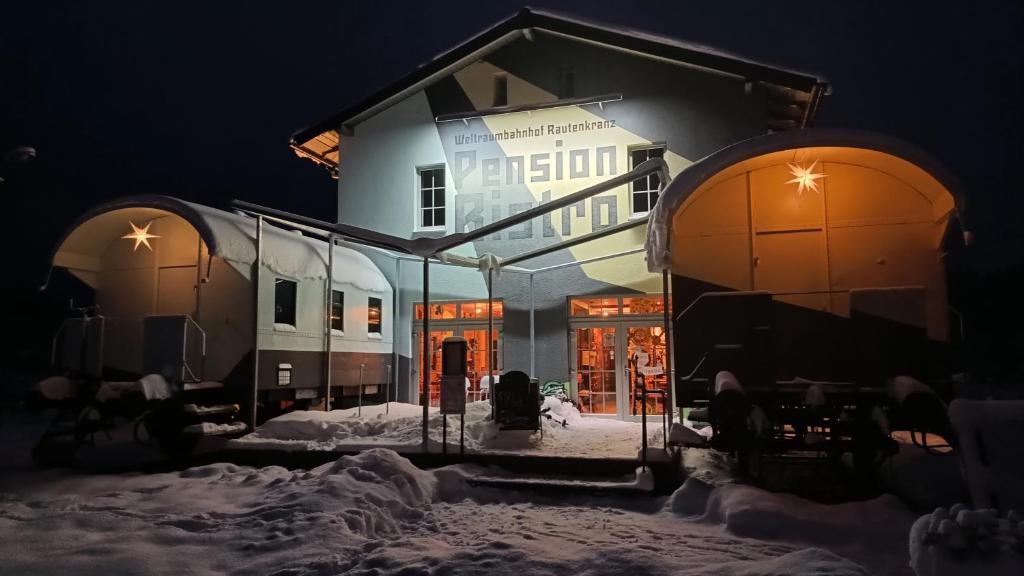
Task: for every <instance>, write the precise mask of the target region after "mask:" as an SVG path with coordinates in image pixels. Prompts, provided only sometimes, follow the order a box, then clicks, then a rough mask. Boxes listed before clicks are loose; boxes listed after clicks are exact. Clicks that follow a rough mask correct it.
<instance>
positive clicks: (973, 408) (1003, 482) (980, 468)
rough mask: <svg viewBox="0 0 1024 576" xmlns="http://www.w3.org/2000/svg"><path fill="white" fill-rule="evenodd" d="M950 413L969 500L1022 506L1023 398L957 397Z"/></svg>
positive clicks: (982, 504)
mask: <svg viewBox="0 0 1024 576" xmlns="http://www.w3.org/2000/svg"><path fill="white" fill-rule="evenodd" d="M949 417H950V420H951V421H952V423H953V429H954V430H955V431H956V435H957V439H958V441H959V442H958V444H957V449H958V452H959V454H960V459H961V462H962V463H963V468H964V476H965V479H966V481H967V489H968V493H969V494H970V496H971V503H972V504H973V505H974V506H975V507H977V508H991V507H994V506H999V507H1000V509H1002V510H1024V490H1022V488H1021V487H1022V486H1024V401H1020V400H1017V401H991V400H963V399H957V400H954V401H953V403H952V404H950V408H949Z"/></svg>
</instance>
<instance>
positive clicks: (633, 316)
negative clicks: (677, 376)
mask: <svg viewBox="0 0 1024 576" xmlns="http://www.w3.org/2000/svg"><path fill="white" fill-rule="evenodd" d="M665 343H666V338H665V324H664V305H663V301H662V298H661V296H660V295H631V296H600V297H572V298H569V350H570V356H571V359H570V367H569V368H570V378H572V380H573V382H574V383H575V399H576V400H577V401H578V402H579V408H580V412H581V413H583V414H593V415H618V416H620V417H622V418H626V419H633V418H639V417H640V416H641V415H642V413H643V404H644V399H643V394H642V393H641V390H642V388H641V384H643V386H645V387H646V388H647V390H648V391H650V390H666V389H667V387H668V385H669V381H670V380H669V374H667V373H666V371H665V366H666V353H667V351H666V347H665ZM646 403H647V414H648V415H651V416H654V415H661V414H662V413H664V410H665V397H664V396H663V395H661V394H648V395H647V399H646Z"/></svg>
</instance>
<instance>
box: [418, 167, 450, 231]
mask: <svg viewBox="0 0 1024 576" xmlns="http://www.w3.org/2000/svg"><path fill="white" fill-rule="evenodd" d="M435 170H441V172H442V174H443V177H444V186H442V187H441V198H442V199H443V204H442V205H441V206H440V207H438V206H436V205H432V206H430V207H429V208H427V207H424V206H423V191H424V190H428V189H429V190H431V191H432V194H431V197H434V195H435V194H436V193H437V190H438V188H437V186H434V185H433V184H434V182H433V176H431V186H430V187H429V188H424V187H423V173H424V172H428V171H430V172H432V171H435ZM415 178H416V180H415V184H414V186H415V189H416V199H415V202H414V204H415V206H416V212H415V214H414V215H413V220H414V224H415V225H414V226H413V229H414V230H415V231H418V232H436V231H445V230H447V229H448V167H447V166H446V165H445V164H444V163H441V164H424V165H422V166H417V167H416V174H415ZM438 209H440V210H441V211H442V212H443V213H444V218H443V222H442V223H441V224H437V223H436V220H434V221H433V222H434V223H432V224H431V225H430V226H427V225H425V224H424V223H423V214H424V212H423V211H424V210H431V211H432V212H431V217H432V218H433V217H435V216H436V215H437V210H438Z"/></svg>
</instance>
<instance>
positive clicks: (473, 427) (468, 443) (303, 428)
mask: <svg viewBox="0 0 1024 576" xmlns="http://www.w3.org/2000/svg"><path fill="white" fill-rule="evenodd" d="M543 406H544V407H547V408H550V411H549V412H548V413H549V414H551V416H552V417H551V418H550V419H549V418H542V426H543V434H541V433H540V432H536V433H535V432H532V431H508V430H505V431H503V430H500V429H499V427H498V426H497V424H495V423H494V422H493V421H492V420H490V416H491V405H490V403H489V402H487V401H480V402H471V403H468V404H466V415H465V434H466V438H465V447H466V450H467V451H470V452H501V453H533V454H543V455H551V456H576V457H593V458H608V457H611V458H615V457H617V458H635V457H636V456H637V452H638V451H639V449H640V446H641V425H640V423H639V422H623V421H621V420H613V419H607V418H591V417H583V416H581V415H580V413H579V411H578V410H577V409H576V408H575V407H573V406H572V404H570V403H562V402H561V401H559V400H557V399H554V398H547V399H545V402H544V405H543ZM422 417H423V408H422V407H421V406H416V405H412V404H402V403H398V402H392V403H390V404H388V405H387V409H386V410H385V406H384V405H383V404H382V405H379V406H364V407H363V409H362V415H361V416H359V415H358V410H357V409H355V408H349V409H346V410H332V411H331V412H317V411H296V412H290V413H288V414H284V415H282V416H279V417H277V418H274V419H272V420H269V421H267V422H265V423H263V425H261V426H260V427H259V428H257V429H256V430H255V431H254V432H253V433H251V434H248V435H246V436H243V437H242V438H238V439H235V440H232V441H231V443H230V446H231V447H233V448H247V449H272V450H333V451H354V450H359V449H362V448H367V447H384V446H386V447H389V448H392V449H395V450H409V449H419V448H420V446H421V445H422ZM653 421H658V422H660V417H657V419H654V418H652V419H651V420H649V422H653ZM563 422H565V425H563V424H562V423H563ZM428 431H429V437H430V450H431V451H440V450H441V440H442V436H443V416H442V415H441V414H440V412H438V411H437V409H436V408H431V409H430V417H429V420H428ZM661 434H662V431H661V426H660V424H659V425H654V424H653V423H652V424H651V425H649V426H648V442H649V445H650V446H654V447H657V446H660V445H661V443H662V436H661ZM448 443H449V445H450V449H451V448H454V449H458V443H459V417H458V416H449V417H448Z"/></svg>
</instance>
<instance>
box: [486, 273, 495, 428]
mask: <svg viewBox="0 0 1024 576" xmlns="http://www.w3.org/2000/svg"><path fill="white" fill-rule="evenodd" d="M493 281H494V268H488V269H487V382H488V385H489V386H490V390H489V391H488V392H489V394H490V397H491V418H494V393H495V392H496V391H497V389H498V387H497V386H495V383H494V352H493V351H492V350H491V348H492V346H493V340H494V338H493V330H494V286H493Z"/></svg>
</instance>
